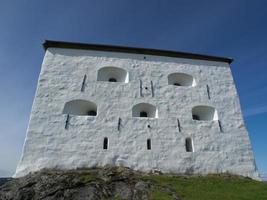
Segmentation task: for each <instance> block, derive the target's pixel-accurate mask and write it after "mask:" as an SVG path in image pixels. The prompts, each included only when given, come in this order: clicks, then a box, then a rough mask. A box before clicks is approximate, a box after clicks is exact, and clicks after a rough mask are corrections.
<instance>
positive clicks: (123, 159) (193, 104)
mask: <svg viewBox="0 0 267 200" xmlns="http://www.w3.org/2000/svg"><path fill="white" fill-rule="evenodd" d="M44 48H45V50H46V51H45V56H44V60H43V64H42V69H41V73H40V77H39V81H38V87H37V91H36V95H35V99H34V103H33V107H32V112H31V117H30V122H29V127H28V130H27V137H26V140H25V144H24V150H23V155H22V158H21V160H20V163H19V164H18V167H17V170H16V174H15V177H20V176H24V175H26V174H28V173H30V172H34V171H37V170H40V169H43V168H50V169H51V168H52V169H54V168H56V169H75V168H84V167H86V168H87V167H98V166H105V165H114V166H126V167H130V168H132V169H135V170H141V171H155V170H159V171H162V172H170V173H177V174H179V173H190V174H208V173H223V172H229V173H233V174H239V175H243V176H249V177H251V178H254V179H257V178H258V172H257V169H256V166H255V161H254V156H253V152H252V148H251V144H250V140H249V137H248V133H247V131H246V128H245V125H244V120H243V117H242V113H241V109H240V104H239V99H238V95H237V92H236V88H235V84H234V81H233V77H232V74H231V70H230V66H229V65H230V63H231V62H232V60H231V59H229V58H222V57H214V56H205V55H198V54H191V53H183V52H173V51H163V50H154V49H142V48H129V47H118V46H106V45H91V44H79V43H69V42H57V41H46V42H45V43H44Z"/></svg>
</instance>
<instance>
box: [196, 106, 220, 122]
mask: <svg viewBox="0 0 267 200" xmlns="http://www.w3.org/2000/svg"><path fill="white" fill-rule="evenodd" d="M192 118H193V119H194V120H202V121H212V120H218V114H217V110H216V109H215V108H213V107H211V106H195V107H193V108H192Z"/></svg>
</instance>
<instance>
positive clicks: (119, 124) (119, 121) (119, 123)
mask: <svg viewBox="0 0 267 200" xmlns="http://www.w3.org/2000/svg"><path fill="white" fill-rule="evenodd" d="M120 128H121V118H120V117H119V120H118V131H120Z"/></svg>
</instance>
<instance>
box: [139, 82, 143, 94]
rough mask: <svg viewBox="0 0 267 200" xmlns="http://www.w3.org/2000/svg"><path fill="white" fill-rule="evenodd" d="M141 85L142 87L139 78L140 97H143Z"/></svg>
mask: <svg viewBox="0 0 267 200" xmlns="http://www.w3.org/2000/svg"><path fill="white" fill-rule="evenodd" d="M142 87H143V84H142V80H140V97H143V92H142Z"/></svg>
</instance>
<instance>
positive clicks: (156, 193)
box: [149, 189, 173, 200]
mask: <svg viewBox="0 0 267 200" xmlns="http://www.w3.org/2000/svg"><path fill="white" fill-rule="evenodd" d="M149 199H153V200H172V199H173V198H172V197H171V196H170V195H169V194H167V193H166V192H163V191H160V190H155V189H152V190H150V193H149Z"/></svg>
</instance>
